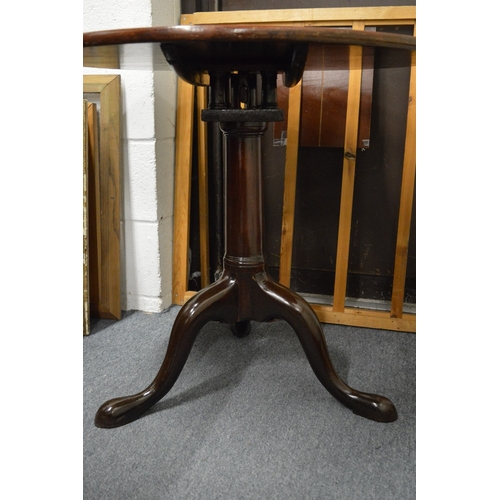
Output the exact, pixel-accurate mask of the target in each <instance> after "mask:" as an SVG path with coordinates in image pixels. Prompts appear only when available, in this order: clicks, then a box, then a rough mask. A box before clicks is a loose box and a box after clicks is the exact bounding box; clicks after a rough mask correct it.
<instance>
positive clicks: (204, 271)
mask: <svg viewBox="0 0 500 500" xmlns="http://www.w3.org/2000/svg"><path fill="white" fill-rule="evenodd" d="M196 92H197V104H198V105H197V111H196V116H197V117H198V197H199V217H200V267H201V269H200V270H201V286H202V288H205V287H206V286H208V285H209V284H210V264H209V239H208V234H209V231H208V142H207V124H206V122H204V121H202V120H201V110H202V109H205V108H206V107H207V88H206V87H197V89H196Z"/></svg>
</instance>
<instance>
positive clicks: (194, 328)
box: [95, 277, 235, 428]
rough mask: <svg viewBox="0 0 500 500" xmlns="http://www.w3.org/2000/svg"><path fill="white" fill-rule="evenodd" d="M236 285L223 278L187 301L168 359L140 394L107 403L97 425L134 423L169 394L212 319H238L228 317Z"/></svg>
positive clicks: (102, 408) (175, 328) (101, 410)
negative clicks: (194, 346) (203, 329)
mask: <svg viewBox="0 0 500 500" xmlns="http://www.w3.org/2000/svg"><path fill="white" fill-rule="evenodd" d="M233 286H234V280H231V279H228V278H227V277H225V278H222V279H221V280H219V281H218V282H216V283H214V284H213V285H211V286H210V287H208V288H206V289H204V290H203V291H201V292H200V293H198V294H197V295H195V296H194V297H192V298H191V299H190V300H189V301H188V302H186V304H185V305H184V306H183V307H182V308H181V310H180V311H179V313H178V315H177V317H176V320H175V322H174V325H173V328H172V332H171V335H170V341H169V344H168V347H167V352H166V355H165V359H164V361H163V364H162V366H161V367H160V370H159V372H158V374H157V375H156V377H155V379H154V380H153V382H152V383H151V384H150V385H149V386H148V387H147V388H146V389H145V390H144V391H142V392H140V393H138V394H134V395H132V396H126V397H121V398H115V399H111V400H110V401H107V402H106V403H104V404H103V405H102V406H101V407H100V408H99V410H98V411H97V413H96V416H95V425H96V426H97V427H102V428H114V427H120V426H122V425H125V424H128V423H130V422H133V421H134V420H137V419H138V418H140V417H141V416H142V415H143V414H144V412H146V411H147V410H148V409H149V408H151V406H153V405H154V404H155V403H156V402H158V401H159V400H160V399H162V398H163V397H164V396H165V395H166V394H167V392H168V391H169V390H170V389H171V388H172V386H173V385H174V383H175V381H176V380H177V378H178V377H179V375H180V373H181V371H182V368H183V367H184V364H185V363H186V360H187V357H188V355H189V353H190V352H191V348H192V346H193V344H194V341H195V339H196V337H197V335H198V333H199V331H200V330H201V328H202V327H203V326H204V325H205V324H206V323H207V322H208V321H224V322H226V323H231V322H235V318H232V317H230V318H228V317H227V311H230V310H231V309H232V308H231V307H230V305H231V303H232V302H234V299H235V294H234V293H233V292H234V290H233ZM228 305H229V307H228ZM233 309H234V308H233Z"/></svg>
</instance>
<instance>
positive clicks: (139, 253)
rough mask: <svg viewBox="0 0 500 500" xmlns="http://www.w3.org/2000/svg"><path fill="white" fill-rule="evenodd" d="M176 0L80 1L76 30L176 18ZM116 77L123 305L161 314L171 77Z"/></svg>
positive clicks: (168, 291)
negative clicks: (118, 82)
mask: <svg viewBox="0 0 500 500" xmlns="http://www.w3.org/2000/svg"><path fill="white" fill-rule="evenodd" d="M179 18H180V0H84V1H83V31H84V32H86V31H96V30H103V29H115V28H133V27H141V26H159V25H175V24H179ZM93 73H110V74H120V75H121V92H122V116H121V119H122V121H121V124H122V186H123V191H122V215H121V252H122V254H121V259H122V262H121V280H122V299H121V307H122V310H130V309H137V310H140V311H148V312H160V311H162V310H163V309H165V308H166V307H168V306H169V305H170V304H171V302H172V237H173V185H174V150H175V109H176V100H177V98H176V95H177V94H176V90H177V86H176V76H175V73H174V72H173V71H155V72H153V71H146V70H101V69H91V68H84V74H93Z"/></svg>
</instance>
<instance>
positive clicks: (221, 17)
mask: <svg viewBox="0 0 500 500" xmlns="http://www.w3.org/2000/svg"><path fill="white" fill-rule="evenodd" d="M181 24H186V25H197V24H248V25H293V26H329V27H344V28H351V29H356V30H364V29H373V28H372V27H374V26H405V27H407V26H409V27H410V29H412V31H413V33H414V34H416V32H415V30H416V8H415V7H414V6H408V7H366V8H332V9H330V8H326V9H298V10H269V11H228V12H207V13H194V14H191V15H183V16H182V17H181ZM361 50H362V49H361V48H360V47H350V49H349V52H348V54H349V55H348V57H349V64H348V67H349V72H348V85H347V89H348V93H347V109H346V115H345V116H346V117H345V136H344V137H343V147H344V149H345V150H347V151H350V150H353V149H356V148H357V147H358V128H359V126H360V125H359V116H360V101H361V97H360V94H361V71H362V68H361V62H360V60H361V58H360V57H359V55H360V51H361ZM409 71H410V83H409V96H408V111H407V117H406V136H405V144H404V157H403V165H402V181H401V191H400V204H399V215H398V228H397V241H396V248H395V249H394V256H393V257H394V268H393V269H394V273H393V274H394V275H393V282H392V294H391V303H390V307H388V308H386V309H385V310H377V309H374V308H363V307H357V306H356V307H348V306H347V305H346V289H347V276H348V260H349V246H350V235H351V215H352V207H353V197H354V179H355V175H354V173H355V168H356V161H355V160H353V159H352V158H345V159H344V160H343V167H342V186H341V198H340V215H339V226H338V227H339V229H338V239H337V249H336V262H335V279H334V283H332V291H331V296H332V297H333V299H332V301H331V303H328V304H325V303H314V301H313V300H309V299H308V300H309V301H310V303H311V306H312V307H313V309H314V311H315V312H316V314H317V316H318V318H319V320H320V321H322V322H324V323H332V324H342V325H351V326H360V327H368V328H377V329H386V330H397V331H403V332H415V331H416V314H415V312H407V311H405V310H404V291H405V280H406V269H407V261H408V248H409V239H410V226H411V218H412V209H413V198H414V187H415V168H416V165H415V164H416V128H415V127H416V125H415V121H416V95H415V92H416V58H415V53H414V52H413V53H412V54H411V65H410V70H409ZM195 92H197V96H196V99H195V94H194V93H195ZM301 96H302V85H301V83H299V84H298V85H297V86H295V87H293V88H291V89H290V90H289V99H288V109H286V110H285V111H286V113H287V124H286V137H287V142H286V160H285V167H284V168H285V174H284V186H283V190H284V191H283V215H282V231H281V249H280V262H279V268H280V270H279V281H280V282H281V283H282V284H284V285H286V286H290V276H291V269H292V242H293V236H294V217H295V193H296V182H297V161H298V151H299V131H300V120H301V113H300V110H301ZM206 99H207V97H206V89H205V88H203V87H197V88H196V89H195V88H194V87H193V86H191V85H190V84H188V83H186V82H184V81H182V80H180V79H179V81H178V102H177V106H178V114H177V137H176V141H177V142H176V172H175V176H176V177H175V179H176V180H175V182H176V184H175V199H174V249H173V259H174V260H173V290H172V296H173V302H174V303H176V304H184V303H185V301H186V300H187V299H189V298H190V297H191V296H193V295H194V294H195V293H196V292H195V291H193V290H189V288H188V283H189V280H188V278H189V275H188V273H189V269H188V267H189V224H190V220H189V219H190V213H189V212H190V196H191V194H190V189H191V175H192V160H193V158H192V150H193V148H192V147H186V146H187V145H191V146H192V143H193V137H197V140H198V152H199V158H198V179H199V193H200V195H199V210H200V213H199V220H200V253H201V256H200V262H201V274H202V276H201V284H202V286H206V285H207V284H208V283H209V269H208V267H209V266H208V262H209V261H208V248H209V245H208V234H209V228H208V214H207V207H208V202H207V157H206V151H207V147H206V141H207V129H206V124H204V123H203V122H201V121H197V122H196V120H195V118H194V116H199V114H200V113H199V112H198V113H197V114H195V113H194V111H195V109H194V106H195V102H196V103H197V106H198V108H199V109H198V111H199V110H200V109H202V108H203V107H206ZM194 127H197V130H196V131H197V133H196V134H194V133H193V132H194ZM181 145H182V146H181ZM200 152H201V154H200ZM296 291H297V292H300V290H296Z"/></svg>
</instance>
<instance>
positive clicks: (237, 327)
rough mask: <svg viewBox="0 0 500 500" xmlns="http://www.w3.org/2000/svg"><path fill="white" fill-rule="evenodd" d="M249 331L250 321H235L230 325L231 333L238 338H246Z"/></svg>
mask: <svg viewBox="0 0 500 500" xmlns="http://www.w3.org/2000/svg"><path fill="white" fill-rule="evenodd" d="M251 329H252V328H251V326H250V320H248V319H245V320H243V321H237V322H236V323H233V324H232V325H231V331H232V332H233V334H234V335H236V337H240V338H243V337H246V336H247V335H248V334H249V333H250V330H251Z"/></svg>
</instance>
